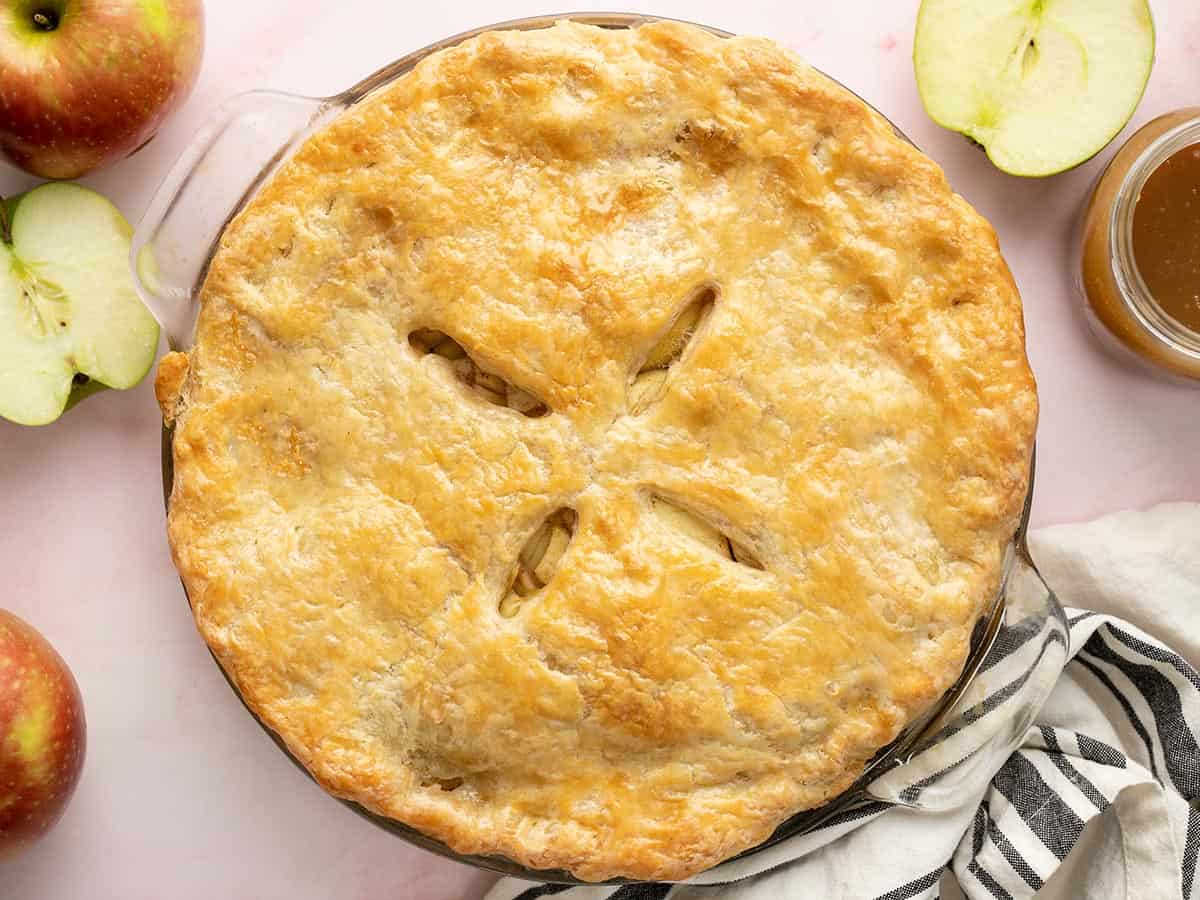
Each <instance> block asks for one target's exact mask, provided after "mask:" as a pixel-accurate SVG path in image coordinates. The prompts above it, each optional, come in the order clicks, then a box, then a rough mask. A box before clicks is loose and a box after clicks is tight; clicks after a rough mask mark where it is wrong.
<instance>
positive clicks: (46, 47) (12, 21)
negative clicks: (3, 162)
mask: <svg viewBox="0 0 1200 900" xmlns="http://www.w3.org/2000/svg"><path fill="white" fill-rule="evenodd" d="M203 52H204V8H203V5H202V3H201V0H0V152H3V154H4V155H5V156H7V157H8V159H9V160H10V161H11V162H12V163H13V164H15V165H17V166H19V167H21V168H22V169H24V170H25V171H27V172H30V173H31V174H33V175H37V176H39V177H41V178H56V179H65V178H78V177H79V176H81V175H83V174H85V173H86V172H89V171H91V170H93V169H96V168H99V167H100V166H104V165H107V164H109V163H111V162H114V161H116V160H118V159H122V158H123V157H125V156H128V155H129V154H130V153H132V152H133V151H135V150H137V149H138V148H139V147H141V146H142V145H143V144H145V143H146V142H147V141H148V140H150V138H152V137H153V136H154V134H155V132H156V131H157V130H158V128H159V126H160V125H161V124H162V122H163V120H164V119H165V118H166V117H167V116H168V115H169V114H170V113H171V111H172V110H174V109H175V108H176V107H178V106H179V105H180V104H181V103H182V102H183V101H184V99H186V97H187V96H188V94H189V93H191V90H192V87H193V85H194V84H195V82H196V76H197V74H198V72H199V70H200V60H201V57H202V55H203Z"/></svg>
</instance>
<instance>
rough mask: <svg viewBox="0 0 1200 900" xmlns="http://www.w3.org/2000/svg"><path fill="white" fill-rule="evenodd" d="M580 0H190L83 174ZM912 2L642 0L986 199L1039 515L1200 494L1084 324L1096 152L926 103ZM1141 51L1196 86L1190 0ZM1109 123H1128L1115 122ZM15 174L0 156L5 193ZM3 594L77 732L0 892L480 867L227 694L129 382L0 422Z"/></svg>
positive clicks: (1155, 413) (1160, 105)
mask: <svg viewBox="0 0 1200 900" xmlns="http://www.w3.org/2000/svg"><path fill="white" fill-rule="evenodd" d="M597 5H599V4H595V3H584V4H577V5H570V4H567V3H565V2H564V3H550V4H533V3H519V2H510V3H484V2H473V3H472V2H458V3H441V4H437V3H430V4H414V6H415V7H416V11H415V12H412V13H409V14H401V13H400V12H399V11H398V10H399V9H400V8H401V7H400V5H399V4H395V3H392V2H388V0H355V2H347V3H338V4H331V3H324V2H320V0H307V2H302V0H291V2H286V3H285V2H282V0H269V2H268V0H262V2H257V3H254V2H246V0H240V2H234V0H209V3H208V9H209V47H208V53H207V57H206V61H205V68H204V72H203V74H202V76H201V81H200V84H199V86H198V88H197V91H196V93H195V95H194V96H193V98H192V99H191V101H190V102H189V103H188V105H187V106H186V107H185V109H184V110H183V111H182V112H181V113H180V114H179V115H178V116H176V117H175V118H174V119H173V120H172V121H171V122H170V123H169V124H168V126H167V128H166V130H165V131H164V132H163V133H162V134H161V135H160V136H159V137H158V138H157V139H156V140H155V141H154V142H153V143H152V144H151V145H150V146H149V147H148V148H147V149H145V150H144V151H142V152H141V153H140V154H139V155H137V156H136V157H135V158H133V159H130V160H126V161H125V162H123V163H121V164H120V165H118V166H116V167H115V168H113V169H111V170H109V171H107V172H105V173H103V174H101V175H98V176H96V177H94V178H91V179H89V180H88V183H90V184H92V185H94V186H95V187H97V188H99V189H101V190H103V191H105V192H106V193H108V194H109V195H110V196H112V197H113V198H114V199H115V200H116V202H117V203H118V204H119V205H120V206H121V207H122V208H123V209H124V211H125V213H126V214H127V215H128V216H129V218H130V219H131V220H134V221H136V220H137V218H138V216H139V215H140V214H141V211H142V209H143V208H144V206H145V204H146V203H147V201H148V199H149V197H150V195H151V193H152V191H153V190H154V189H155V187H156V186H157V183H158V181H159V179H160V178H161V177H162V176H163V175H164V174H165V172H166V170H167V168H168V166H169V165H170V163H171V162H172V161H173V160H174V158H175V156H176V154H177V153H179V151H180V150H181V149H182V148H183V147H184V145H185V144H186V143H187V141H188V138H189V136H190V135H191V134H192V133H193V132H194V130H195V129H196V128H197V127H198V126H199V125H200V123H201V122H203V121H204V119H205V117H206V116H207V115H208V114H209V113H210V112H211V111H212V109H213V108H214V106H215V105H216V104H217V103H218V102H220V100H222V99H223V98H224V97H226V96H228V95H229V94H231V93H234V92H237V91H240V90H245V89H248V88H251V87H264V86H270V87H278V88H282V89H287V90H293V91H300V92H305V93H312V94H325V93H332V92H334V91H336V90H338V89H340V88H342V87H345V86H346V85H348V84H350V83H352V82H353V81H356V80H357V79H358V78H360V77H361V76H362V75H364V74H366V73H367V72H369V71H370V70H372V69H374V68H376V67H378V66H380V65H382V64H384V63H386V62H388V61H390V60H392V59H394V58H396V57H398V56H401V55H403V54H405V53H407V52H409V51H410V50H413V49H416V48H418V47H420V46H423V45H424V44H426V43H429V42H431V41H433V40H435V39H437V38H440V37H442V36H445V35H448V34H452V33H455V32H458V31H462V30H465V29H467V28H470V27H473V26H475V25H479V24H484V23H487V22H493V21H498V20H502V19H507V18H514V17H517V16H524V15H534V14H540V13H546V12H552V11H556V10H563V9H568V8H576V9H587V8H592V7H595V6H597ZM915 7H916V2H915V0H914V2H913V3H911V4H910V3H902V2H893V0H889V2H886V3H881V2H878V0H874V2H873V0H840V2H839V3H837V4H834V5H831V4H829V3H824V2H821V3H818V2H815V0H797V2H793V3H788V4H777V3H771V2H751V0H743V2H740V3H737V4H729V3H716V2H701V0H689V2H686V3H685V2H662V3H645V4H643V9H645V10H646V11H653V12H658V13H660V14H663V15H673V16H677V17H680V18H688V19H693V20H696V21H704V22H708V23H710V24H713V25H717V26H721V27H724V28H726V29H728V30H730V31H736V32H744V33H756V34H762V35H767V36H769V37H773V38H775V39H776V40H778V41H781V42H783V43H785V44H788V45H790V46H791V47H793V48H795V49H796V50H798V51H799V52H800V53H802V54H803V55H805V56H806V57H807V58H808V59H809V60H810V61H811V62H812V63H813V64H814V65H817V66H819V67H820V68H822V69H824V70H825V71H827V72H829V73H830V74H832V75H834V76H835V77H837V78H838V79H840V80H841V81H843V82H844V83H845V84H847V85H848V86H849V87H851V88H853V89H854V90H856V91H858V92H859V93H860V94H862V95H863V96H864V97H866V98H867V99H869V100H870V101H872V102H873V103H874V104H875V105H876V106H878V107H879V108H880V109H881V110H883V111H884V112H886V113H887V114H888V115H889V116H890V117H891V118H892V119H893V120H894V121H895V122H896V123H897V124H898V125H899V126H900V127H901V128H903V129H904V130H905V131H906V132H907V133H908V134H909V135H910V136H911V137H912V138H913V139H914V140H915V141H916V142H917V143H918V144H919V145H920V146H921V147H922V148H924V149H925V150H926V152H928V153H929V154H930V155H932V156H933V157H934V158H935V159H937V160H938V161H939V162H941V163H942V165H943V166H945V168H946V171H947V174H948V175H949V177H950V180H951V182H952V183H953V184H954V185H955V186H956V188H957V189H958V190H959V191H960V192H961V193H962V194H963V195H965V196H966V197H967V199H968V200H970V201H971V202H972V203H974V204H975V205H976V206H977V207H978V208H979V209H980V211H981V212H983V214H984V215H986V216H987V217H988V218H989V219H991V221H992V222H993V223H994V224H995V226H996V229H997V231H998V232H999V234H1000V238H1001V242H1002V245H1003V248H1004V252H1005V255H1006V257H1007V258H1008V261H1009V264H1010V265H1011V266H1012V269H1013V272H1014V274H1015V275H1016V279H1017V282H1018V284H1019V285H1020V287H1021V290H1022V293H1023V295H1024V298H1025V305H1026V320H1027V324H1028V331H1029V350H1030V356H1031V358H1032V360H1033V364H1034V368H1035V370H1036V372H1037V375H1038V380H1039V383H1040V386H1041V397H1042V422H1041V432H1040V440H1039V453H1038V456H1039V458H1038V469H1039V471H1038V486H1037V494H1036V502H1035V506H1034V520H1035V522H1036V523H1043V524H1045V523H1057V522H1067V521H1074V520H1078V519H1084V518H1089V517H1092V516H1095V515H1098V514H1101V513H1104V512H1107V511H1111V510H1116V509H1121V508H1125V507H1137V506H1147V505H1150V504H1152V503H1155V502H1157V501H1160V500H1167V499H1191V500H1197V499H1200V462H1198V459H1200V416H1197V415H1196V411H1197V409H1198V406H1197V404H1198V403H1200V392H1197V391H1194V390H1190V389H1187V388H1179V387H1173V386H1170V385H1167V384H1165V383H1160V382H1158V381H1155V380H1153V379H1151V378H1148V377H1146V376H1143V375H1141V374H1139V373H1136V372H1133V371H1130V370H1127V369H1125V368H1123V367H1122V366H1121V365H1120V364H1118V363H1115V362H1113V361H1111V360H1110V359H1108V358H1107V357H1106V356H1105V355H1104V354H1103V353H1102V352H1101V351H1099V350H1098V349H1097V347H1096V345H1095V344H1094V343H1093V341H1092V340H1091V339H1090V337H1089V335H1088V334H1087V333H1086V331H1085V329H1084V325H1083V320H1082V317H1081V315H1080V314H1079V308H1078V301H1077V300H1076V297H1075V295H1074V293H1073V288H1072V277H1073V270H1072V266H1073V263H1074V259H1073V257H1072V254H1071V252H1070V237H1071V230H1072V226H1073V223H1074V218H1075V215H1076V211H1077V209H1078V206H1079V204H1080V203H1081V202H1082V200H1083V197H1084V194H1085V192H1086V190H1087V187H1088V185H1089V184H1090V182H1091V180H1092V178H1093V177H1094V176H1095V175H1096V173H1097V171H1098V170H1099V168H1100V166H1101V165H1103V162H1104V161H1105V160H1106V159H1107V158H1108V156H1109V155H1110V152H1105V153H1104V154H1102V155H1101V156H1100V157H1099V158H1098V159H1097V160H1095V161H1093V162H1092V163H1089V164H1088V165H1086V166H1084V167H1082V168H1081V169H1079V170H1077V171H1074V172H1071V173H1068V174H1066V175H1062V176H1058V177H1056V178H1052V179H1049V180H1045V181H1022V180H1019V179H1014V178H1010V177H1007V176H1004V175H1002V174H1000V173H999V172H997V171H996V170H995V169H993V168H992V167H991V165H990V164H989V163H988V162H987V160H986V158H985V157H984V156H983V154H981V153H978V152H977V151H975V150H974V149H972V148H971V147H970V146H968V145H967V143H966V142H965V141H963V140H962V139H961V138H958V137H956V136H954V135H952V134H948V133H946V132H943V131H941V130H940V129H938V128H937V127H936V126H934V125H933V124H932V122H930V121H929V119H928V118H927V117H926V116H925V114H924V112H923V111H922V109H921V106H920V103H919V100H918V98H917V93H916V88H915V86H914V83H913V78H912V65H911V60H910V53H911V47H912V27H913V18H914V15H915ZM1153 7H1154V12H1155V16H1156V20H1157V23H1158V35H1159V44H1158V61H1157V65H1156V67H1155V71H1154V76H1153V78H1152V80H1151V82H1150V87H1149V90H1148V92H1147V94H1146V97H1145V99H1144V100H1143V101H1142V104H1141V107H1140V108H1139V110H1138V113H1137V115H1136V117H1135V119H1134V124H1135V125H1136V124H1139V123H1141V122H1143V121H1145V120H1147V119H1149V118H1151V117H1153V116H1154V115H1157V114H1158V113H1161V112H1164V111H1167V110H1170V109H1174V108H1177V107H1180V106H1183V105H1186V104H1188V103H1195V102H1196V95H1195V90H1194V89H1195V85H1196V83H1197V79H1198V78H1200V63H1198V62H1197V60H1200V7H1197V6H1196V4H1195V2H1194V0H1157V2H1155V3H1154V4H1153ZM1126 133H1128V131H1127V132H1126ZM30 183H31V182H30V181H29V180H28V179H26V178H24V177H23V176H21V175H20V174H19V173H17V172H15V171H14V170H11V169H7V168H4V167H3V166H0V194H11V193H14V192H16V191H17V190H20V189H23V188H24V187H26V186H27V185H28V184H30ZM0 573H2V574H0V605H3V606H5V607H7V608H10V609H12V610H14V611H15V612H17V613H18V614H19V615H21V616H23V617H25V618H27V619H28V620H29V621H31V622H32V623H34V624H35V625H36V626H37V627H38V628H40V629H41V630H42V631H43V632H44V633H45V634H46V635H47V636H48V637H49V638H50V639H51V640H52V641H53V642H54V643H55V645H56V646H57V647H58V649H59V650H60V651H61V652H62V654H63V655H64V656H65V657H66V659H67V660H68V662H69V663H70V664H71V665H72V667H73V668H74V670H75V673H76V676H77V677H78V679H79V682H80V686H81V688H82V691H83V695H84V700H85V703H86V705H87V714H88V726H89V731H90V735H89V736H90V746H89V754H88V762H87V766H86V769H85V771H84V776H83V781H82V784H81V786H80V788H79V792H78V795H77V796H76V798H75V801H74V802H73V804H72V805H71V807H70V809H69V810H68V811H67V814H66V817H65V818H64V820H63V822H62V824H61V825H60V826H59V827H58V828H57V829H56V830H55V831H54V832H53V833H52V834H51V835H50V837H48V838H47V839H46V840H45V841H44V842H43V843H42V844H41V845H40V846H38V847H37V848H35V849H34V850H33V851H32V852H30V853H29V854H27V855H26V856H24V857H22V858H21V859H18V860H16V861H13V862H9V863H4V864H0V898H3V900H17V898H20V900H51V898H53V900H68V898H69V900H76V898H80V897H103V898H108V897H113V898H116V897H120V898H122V900H138V898H159V897H171V898H175V900H189V898H209V897H230V898H277V897H278V898H285V897H286V898H291V900H303V898H323V900H324V898H339V900H341V898H350V900H360V898H361V900H384V898H386V900H404V898H422V900H440V898H452V897H455V898H457V897H477V896H479V895H481V894H482V892H483V890H484V889H485V887H486V885H487V884H488V883H489V882H490V878H489V877H488V876H486V875H484V874H481V873H478V872H475V871H474V870H472V869H469V868H466V867H464V866H459V865H457V864H454V863H450V862H445V861H442V860H440V859H439V858H437V857H435V856H432V855H430V854H427V853H425V852H423V851H420V850H416V849H414V848H411V847H409V846H408V845H407V844H405V843H403V842H402V841H400V840H398V839H396V838H393V837H391V836H389V835H387V834H385V833H383V832H382V831H379V830H377V829H375V828H373V827H372V826H370V825H368V824H367V823H366V822H363V821H361V820H359V819H358V818H357V817H355V816H354V815H352V814H351V813H350V812H348V811H346V810H345V809H343V808H342V807H341V806H340V805H339V804H337V803H334V802H333V801H332V800H330V799H328V798H327V797H326V796H325V795H323V794H322V793H321V792H320V791H319V790H318V789H317V788H316V787H314V786H313V785H312V784H310V783H309V782H308V781H307V780H306V779H305V778H304V777H303V775H301V773H300V772H298V771H297V770H296V769H295V768H294V767H293V766H292V765H291V764H290V763H289V762H288V761H287V760H286V759H285V758H284V757H283V756H282V755H281V754H280V753H279V752H278V751H277V750H276V749H275V747H274V745H273V744H272V743H271V742H270V741H269V740H268V739H267V737H266V736H265V735H264V734H263V733H262V732H261V731H260V730H259V729H258V727H257V726H256V725H254V724H253V722H252V721H251V720H250V718H249V716H248V715H246V713H245V712H244V711H243V710H242V708H241V706H240V705H239V704H238V703H237V701H236V700H235V698H234V697H233V695H232V694H231V693H230V691H229V689H228V688H227V687H226V685H225V683H224V681H223V680H222V679H221V676H220V675H219V674H218V672H217V670H216V668H215V666H214V665H213V664H212V662H211V661H210V659H209V657H208V655H207V653H206V651H205V650H204V648H203V646H202V644H201V642H200V640H199V638H198V637H197V636H196V635H195V632H194V630H193V628H192V624H191V620H190V617H189V615H188V611H187V608H186V606H185V603H184V599H183V595H182V592H181V590H180V587H179V583H178V581H177V579H176V577H175V574H174V571H173V569H172V568H171V562H170V559H169V557H168V553H167V547H166V542H165V540H164V538H163V508H162V497H161V493H160V485H159V418H158V413H157V410H156V409H155V407H154V403H153V399H152V394H151V391H150V388H149V385H148V384H143V385H142V386H141V387H139V388H137V389H136V390H134V391H131V392H128V393H126V394H108V395H101V396H100V397H98V398H95V399H92V400H89V401H87V403H85V404H84V405H83V406H81V407H80V408H79V409H78V410H76V411H74V412H72V413H71V414H70V415H68V416H67V417H66V418H65V419H64V420H62V421H61V422H60V423H58V424H55V425H53V426H50V427H47V428H42V429H22V428H18V427H16V426H11V425H8V424H7V423H0Z"/></svg>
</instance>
